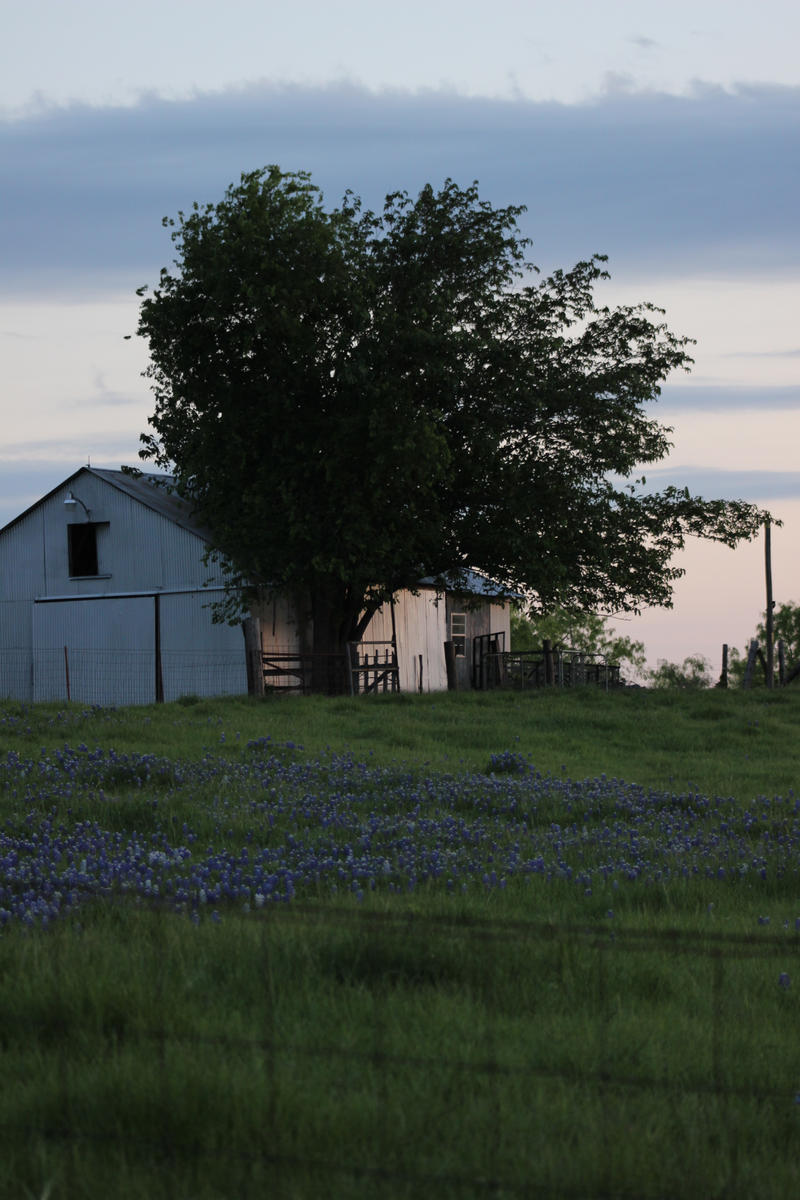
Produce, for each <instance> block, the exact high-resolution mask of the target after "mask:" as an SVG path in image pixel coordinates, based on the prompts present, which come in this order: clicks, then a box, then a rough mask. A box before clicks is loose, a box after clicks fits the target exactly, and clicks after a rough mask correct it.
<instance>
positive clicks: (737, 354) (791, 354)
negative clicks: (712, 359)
mask: <svg viewBox="0 0 800 1200" xmlns="http://www.w3.org/2000/svg"><path fill="white" fill-rule="evenodd" d="M725 358H800V349H795V350H732V351H731V352H730V353H729V354H726V355H725Z"/></svg>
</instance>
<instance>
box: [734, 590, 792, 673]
mask: <svg viewBox="0 0 800 1200" xmlns="http://www.w3.org/2000/svg"><path fill="white" fill-rule="evenodd" d="M772 636H773V644H774V645H775V646H777V644H778V642H783V647H784V654H785V656H786V669H787V673H788V674H790V675H791V674H792V673H793V668H794V667H800V604H795V603H794V602H793V601H791V600H790V601H788V602H787V603H785V604H778V605H777V606H776V607H775V610H774V612H773V614H772ZM753 637H754V638H755V639H756V641H757V642H758V644H759V647H760V648H761V652H762V654H764V655H765V654H766V646H767V614H766V612H764V613H763V615H762V618H761V620H760V621H759V623H758V625H757V627H756V631H755V633H754V634H753ZM748 650H749V645H748V646H745V648H744V649H743V650H742V652H741V653H740V652H739V651H738V650H736V649H732V650H731V652H730V654H729V656H728V678H729V681H730V683H731V684H733V685H734V686H739V687H741V686H742V684H743V683H744V675H745V669H746V667H747V654H748ZM774 661H775V670H776V672H777V669H778V659H777V652H776V654H775V660H774ZM776 678H777V676H776ZM795 678H796V676H795ZM752 683H753V686H754V687H763V686H764V685H765V683H766V680H765V672H764V669H763V667H762V665H761V664H760V663H758V662H757V663H756V668H755V670H754V672H753V679H752Z"/></svg>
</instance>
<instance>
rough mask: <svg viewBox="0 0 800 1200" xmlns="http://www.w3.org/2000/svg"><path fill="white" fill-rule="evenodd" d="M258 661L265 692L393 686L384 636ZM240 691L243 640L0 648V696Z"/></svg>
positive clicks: (125, 700) (82, 697)
mask: <svg viewBox="0 0 800 1200" xmlns="http://www.w3.org/2000/svg"><path fill="white" fill-rule="evenodd" d="M259 665H260V669H261V671H262V676H263V682H264V688H265V690H267V691H272V692H287V693H292V692H294V693H299V694H302V695H308V694H310V693H311V692H314V691H315V692H321V693H323V694H327V695H347V694H350V695H369V694H375V693H377V692H397V691H399V690H400V674H399V668H398V663H397V652H396V649H395V647H394V645H393V644H392V643H391V642H361V643H358V644H353V645H351V646H349V647H348V653H347V654H329V655H321V654H306V653H301V652H295V651H292V650H290V649H289V648H288V647H287V648H284V649H279V650H277V651H275V652H273V653H269V654H263V655H262V657H261V663H260V664H259ZM247 690H248V679H247V670H246V660H245V648H244V645H242V649H241V651H235V650H234V651H213V650H202V649H194V650H180V651H178V650H165V649H162V648H159V650H158V652H156V651H155V650H154V649H153V648H152V647H151V648H147V649H141V650H139V649H114V650H100V649H96V648H95V647H90V648H87V647H81V646H59V647H53V648H47V649H40V648H37V649H35V650H33V651H31V650H30V649H22V650H15V649H10V650H3V649H0V699H5V698H12V699H24V700H34V701H58V700H76V701H78V702H79V703H83V704H101V705H105V704H117V705H126V704H153V703H158V702H159V701H162V700H178V699H180V697H181V696H189V695H197V696H225V695H240V694H242V693H244V692H246V691H247Z"/></svg>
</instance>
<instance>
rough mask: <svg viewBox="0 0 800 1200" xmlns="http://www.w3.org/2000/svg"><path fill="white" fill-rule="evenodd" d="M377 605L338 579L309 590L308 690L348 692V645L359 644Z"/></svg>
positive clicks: (322, 582)
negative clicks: (310, 627) (310, 619)
mask: <svg viewBox="0 0 800 1200" xmlns="http://www.w3.org/2000/svg"><path fill="white" fill-rule="evenodd" d="M377 607H378V605H377V603H375V602H372V601H370V603H369V604H365V603H364V596H363V593H358V592H356V591H354V589H352V588H351V587H349V586H348V585H347V584H345V583H342V582H341V581H340V580H338V579H336V580H322V581H320V583H318V584H317V586H316V587H314V588H312V590H311V618H312V622H313V640H312V662H311V691H312V692H317V693H321V694H322V695H327V696H333V695H340V694H342V693H344V692H348V691H349V684H348V676H347V657H346V656H347V654H348V652H349V651H348V645H349V644H350V643H357V642H360V641H361V638H362V637H363V635H364V630H365V629H366V627H367V625H368V624H369V622H370V621H371V620H372V617H373V616H374V615H375V611H376V609H377Z"/></svg>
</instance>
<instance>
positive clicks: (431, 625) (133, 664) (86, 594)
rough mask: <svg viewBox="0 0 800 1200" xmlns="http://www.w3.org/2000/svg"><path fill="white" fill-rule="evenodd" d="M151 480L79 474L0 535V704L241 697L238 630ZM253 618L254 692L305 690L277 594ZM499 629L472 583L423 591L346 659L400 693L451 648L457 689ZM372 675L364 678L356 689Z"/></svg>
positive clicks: (297, 635) (478, 585)
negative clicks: (217, 619) (218, 606)
mask: <svg viewBox="0 0 800 1200" xmlns="http://www.w3.org/2000/svg"><path fill="white" fill-rule="evenodd" d="M164 482H165V481H164V477H163V476H155V475H141V474H135V473H126V472H125V471H111V470H102V469H98V468H96V467H89V466H86V467H81V468H80V469H79V470H78V471H76V472H75V473H74V474H72V475H70V476H69V478H68V479H65V480H64V482H63V483H61V484H59V485H58V487H56V488H54V489H53V490H52V491H51V492H48V494H47V495H46V496H43V497H42V498H41V499H40V500H38V501H37V502H36V503H35V504H33V505H32V506H31V507H30V508H28V509H27V510H26V511H25V512H23V513H22V514H21V515H20V516H18V517H17V518H16V519H15V520H13V521H11V522H10V523H9V524H8V525H6V526H5V527H4V528H3V529H0V698H11V699H16V700H23V701H24V700H33V701H39V700H64V699H71V700H78V701H81V702H83V703H86V704H100V705H111V704H149V703H152V702H154V701H160V700H175V699H177V698H178V697H180V696H182V695H189V694H192V695H198V696H212V695H225V694H236V693H243V692H246V691H247V690H248V672H247V657H246V639H245V638H244V637H243V636H242V634H243V627H242V626H230V625H225V624H214V623H213V621H212V619H211V611H210V605H211V604H212V602H213V601H214V600H215V599H216V598H218V597H220V596H221V595H222V593H223V591H224V580H223V577H222V573H221V571H220V570H219V568H215V567H214V566H213V564H207V563H206V562H205V561H204V557H203V556H204V553H205V550H206V548H207V537H206V535H205V533H204V531H203V529H202V528H201V527H200V526H199V525H198V524H197V523H196V521H195V520H194V519H193V517H192V514H191V510H190V509H189V508H188V506H187V505H186V504H185V503H184V502H182V501H181V500H180V499H179V498H178V497H177V496H175V495H174V494H171V493H170V492H169V491H168V490H167V489H166V488H165V487H164V486H163V484H164ZM251 615H252V620H251V621H249V622H248V623H247V624H248V625H249V627H250V629H251V630H252V628H255V629H256V630H257V638H258V649H259V650H260V652H261V656H262V658H263V662H264V669H265V672H266V682H267V685H268V686H273V687H276V688H281V689H287V690H288V689H292V688H298V689H302V688H303V687H304V686H307V676H306V675H305V674H304V672H303V667H302V663H303V659H304V657H307V648H308V645H309V628H308V622H307V621H306V620H305V618H304V617H303V616H302V614H300V613H298V612H297V610H296V606H293V605H292V603H291V601H290V600H289V598H288V597H286V596H276V597H273V598H272V599H271V600H269V601H268V602H266V603H265V604H264V605H262V607H261V609H260V610H259V611H255V612H254V613H253V614H251ZM509 619H510V618H509V609H508V605H507V603H505V601H504V599H503V597H502V595H501V594H500V592H499V590H498V588H497V587H496V585H493V584H492V583H491V582H490V581H489V580H487V579H485V578H484V577H483V576H481V575H478V574H477V573H475V572H469V573H468V576H467V578H466V580H461V582H460V587H459V588H458V589H455V588H452V589H450V588H446V589H445V590H444V592H443V591H442V590H441V588H438V589H437V587H436V585H435V584H434V582H433V581H432V580H422V581H421V582H420V584H419V586H418V588H416V589H414V591H413V592H400V593H398V595H397V596H396V597H395V599H394V601H393V603H392V604H391V605H389V604H387V605H385V606H384V607H383V609H381V610H379V611H378V612H377V613H376V614H375V616H374V617H373V619H372V622H371V623H370V625H369V627H368V629H367V630H366V632H365V635H364V641H363V643H362V644H361V646H360V647H359V654H360V658H359V661H360V662H361V663H362V664H364V663H367V664H368V663H369V662H370V661H372V662H373V665H374V664H384V663H387V662H389V661H391V663H392V666H393V677H392V682H393V683H399V686H400V688H401V690H409V691H410V690H413V691H438V690H443V689H444V688H446V687H447V686H448V676H447V669H446V663H445V652H444V643H445V642H452V644H453V653H452V658H451V672H452V671H453V668H454V669H455V678H456V680H457V682H458V686H460V687H468V686H470V685H471V684H473V683H474V682H476V681H477V678H478V675H479V673H480V668H481V661H482V657H483V655H484V654H485V652H486V651H487V650H489V649H494V648H500V649H503V648H507V646H508V638H509ZM251 636H252V635H251ZM251 654H252V648H251ZM381 678H382V679H383V680H384V686H385V680H386V679H387V673H386V672H383V673H382V674H381V673H380V672H379V671H376V670H373V671H372V672H371V673H368V672H367V670H366V668H365V667H363V666H362V670H361V675H360V676H359V675H358V674H357V675H356V688H357V690H358V681H359V679H361V680H367V679H372V680H379V679H381ZM451 682H453V680H452V678H451ZM351 684H352V681H351Z"/></svg>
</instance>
